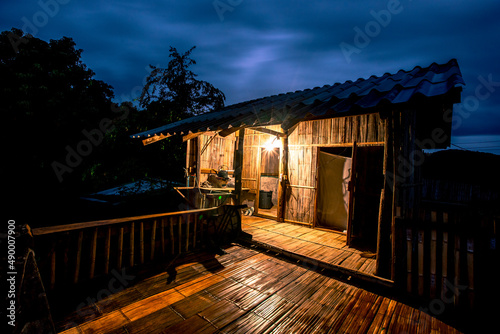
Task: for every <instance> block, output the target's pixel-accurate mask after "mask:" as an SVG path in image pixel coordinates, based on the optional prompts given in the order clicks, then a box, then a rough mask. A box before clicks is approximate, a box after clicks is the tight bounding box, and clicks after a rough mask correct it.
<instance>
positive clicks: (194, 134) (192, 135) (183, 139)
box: [182, 132, 205, 142]
mask: <svg viewBox="0 0 500 334" xmlns="http://www.w3.org/2000/svg"><path fill="white" fill-rule="evenodd" d="M204 133H205V132H195V133H188V134H187V135H185V136H182V142H185V141H188V140H191V139H194V138H196V137H198V136H201V135H202V134H204Z"/></svg>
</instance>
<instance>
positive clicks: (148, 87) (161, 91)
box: [139, 46, 226, 121]
mask: <svg viewBox="0 0 500 334" xmlns="http://www.w3.org/2000/svg"><path fill="white" fill-rule="evenodd" d="M195 48H196V47H195V46H193V47H192V48H191V49H189V50H188V51H186V52H185V53H184V54H180V53H179V52H178V51H177V49H176V48H174V47H170V56H169V57H170V58H172V59H171V60H170V61H169V63H168V66H167V68H160V67H156V66H152V65H149V66H150V67H151V70H152V71H151V74H150V75H149V77H148V78H147V81H146V84H145V86H144V88H143V90H142V94H141V96H140V98H139V102H140V105H141V107H143V108H148V109H150V108H151V109H153V110H154V111H155V112H156V111H157V110H156V108H158V107H157V106H156V103H158V104H160V105H161V107H160V108H162V109H166V110H173V111H175V112H177V113H179V116H180V117H182V116H184V115H185V114H186V113H187V114H188V115H197V114H201V113H204V112H208V111H212V110H214V109H220V108H222V107H223V106H224V100H225V98H226V97H225V96H224V93H223V92H222V91H220V90H219V89H217V88H215V87H214V86H213V85H212V84H210V83H208V82H206V81H202V80H197V79H196V77H197V76H198V75H197V74H195V73H193V71H191V70H190V67H191V66H192V65H195V64H196V61H195V60H194V59H192V58H191V57H190V56H191V53H192V52H193V50H194V49H195ZM155 102H156V103H155ZM170 121H175V118H174V119H170Z"/></svg>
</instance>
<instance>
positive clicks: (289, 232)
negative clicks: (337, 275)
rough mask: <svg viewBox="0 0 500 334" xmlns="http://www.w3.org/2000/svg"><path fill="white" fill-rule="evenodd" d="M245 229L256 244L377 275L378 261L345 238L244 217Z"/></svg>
mask: <svg viewBox="0 0 500 334" xmlns="http://www.w3.org/2000/svg"><path fill="white" fill-rule="evenodd" d="M241 227H242V229H243V231H245V232H246V233H249V234H251V235H252V239H253V240H255V241H258V242H262V243H265V244H268V245H271V246H275V247H278V248H282V249H285V250H287V251H290V252H293V253H296V254H299V255H303V256H306V257H309V258H312V259H315V260H319V261H323V262H326V263H328V264H331V265H334V266H339V267H342V268H345V269H349V270H352V271H357V272H360V273H363V274H366V275H371V276H373V275H375V265H376V260H375V258H368V257H364V256H363V252H362V251H360V250H358V249H355V248H350V247H348V246H347V245H346V236H345V234H340V233H334V232H327V231H321V230H315V229H312V228H309V227H306V226H300V225H294V224H288V223H278V222H276V221H274V220H270V219H265V218H260V217H255V216H242V223H241Z"/></svg>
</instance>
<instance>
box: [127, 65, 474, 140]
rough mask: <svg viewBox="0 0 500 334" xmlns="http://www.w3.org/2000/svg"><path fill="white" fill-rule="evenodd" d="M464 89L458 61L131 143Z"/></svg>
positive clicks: (259, 104)
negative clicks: (459, 87) (458, 88)
mask: <svg viewBox="0 0 500 334" xmlns="http://www.w3.org/2000/svg"><path fill="white" fill-rule="evenodd" d="M462 85H465V82H464V81H463V79H462V74H461V72H460V68H459V66H458V63H457V61H456V59H451V60H450V61H449V62H448V63H446V64H442V65H439V64H436V63H433V64H431V65H430V66H428V67H425V68H422V67H420V66H416V67H415V68H414V69H412V70H410V71H405V70H399V71H398V72H397V73H395V74H390V73H385V74H384V75H382V76H380V77H377V76H373V75H372V76H371V77H369V78H368V79H363V78H359V79H358V80H356V81H354V82H353V81H350V80H348V81H346V82H344V83H342V84H340V83H335V84H334V85H325V86H323V87H315V88H313V89H305V90H302V91H296V92H289V93H285V94H278V95H273V96H267V97H263V98H260V99H255V100H251V101H245V102H241V103H237V104H233V105H230V106H226V107H224V108H222V109H220V110H217V111H213V112H209V113H205V114H202V115H198V116H194V117H191V118H187V119H184V120H181V121H178V122H174V123H170V124H166V125H163V126H160V127H158V128H155V129H151V130H148V131H144V132H141V133H137V134H135V135H133V136H131V137H132V138H140V139H146V138H148V137H153V136H171V135H175V134H180V135H186V134H189V133H197V132H205V131H216V130H225V129H228V128H232V127H241V126H265V125H275V124H282V128H284V129H286V128H288V127H290V126H292V125H293V124H295V123H296V122H297V121H300V120H303V119H306V118H311V117H316V118H318V117H336V116H346V115H348V114H350V113H360V112H363V111H364V112H369V109H372V108H375V107H377V106H380V105H383V104H393V105H397V104H401V103H407V102H411V100H412V99H414V98H416V97H418V96H421V97H422V96H423V97H433V96H439V95H444V94H446V93H448V92H449V91H450V90H451V89H453V88H455V87H458V86H462Z"/></svg>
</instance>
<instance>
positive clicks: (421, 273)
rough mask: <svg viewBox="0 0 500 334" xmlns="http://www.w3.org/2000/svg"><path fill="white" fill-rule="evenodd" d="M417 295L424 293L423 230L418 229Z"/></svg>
mask: <svg viewBox="0 0 500 334" xmlns="http://www.w3.org/2000/svg"><path fill="white" fill-rule="evenodd" d="M417 247H418V261H417V263H418V295H419V296H423V295H424V231H423V230H419V231H418V246H417Z"/></svg>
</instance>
